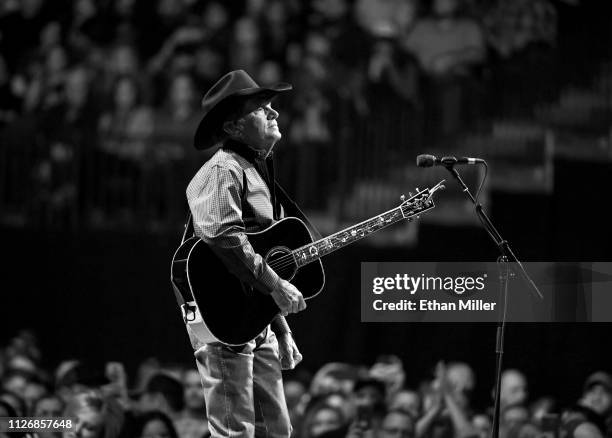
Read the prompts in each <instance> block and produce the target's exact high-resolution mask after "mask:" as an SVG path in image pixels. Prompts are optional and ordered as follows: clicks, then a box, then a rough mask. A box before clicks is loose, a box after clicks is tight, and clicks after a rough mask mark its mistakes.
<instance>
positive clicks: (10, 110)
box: [0, 54, 21, 130]
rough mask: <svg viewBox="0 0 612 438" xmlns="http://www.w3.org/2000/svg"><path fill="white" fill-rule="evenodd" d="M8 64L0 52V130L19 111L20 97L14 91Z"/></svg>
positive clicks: (15, 116)
mask: <svg viewBox="0 0 612 438" xmlns="http://www.w3.org/2000/svg"><path fill="white" fill-rule="evenodd" d="M14 87H15V84H14V83H13V80H12V79H11V75H10V72H9V70H8V65H7V64H6V61H5V59H4V57H3V56H2V54H0V130H2V128H3V127H4V126H5V125H6V124H7V123H11V122H12V121H14V120H15V119H16V118H17V116H18V114H19V112H20V111H21V99H20V98H19V96H18V95H17V94H16V93H15V89H14Z"/></svg>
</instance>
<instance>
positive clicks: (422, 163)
mask: <svg viewBox="0 0 612 438" xmlns="http://www.w3.org/2000/svg"><path fill="white" fill-rule="evenodd" d="M435 162H436V157H434V156H433V155H427V154H422V155H419V156H417V159H416V165H417V167H432V166H433V165H434V164H435Z"/></svg>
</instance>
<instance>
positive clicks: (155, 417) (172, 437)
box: [134, 411, 204, 438]
mask: <svg viewBox="0 0 612 438" xmlns="http://www.w3.org/2000/svg"><path fill="white" fill-rule="evenodd" d="M179 436H180V437H181V438H185V437H188V436H191V435H181V434H177V432H176V429H175V428H174V426H173V425H172V421H171V420H170V418H168V416H167V415H166V414H164V413H162V412H159V411H151V412H146V413H144V414H142V415H141V416H140V417H138V419H137V424H136V429H135V430H134V438H179ZM203 436H204V435H198V437H200V438H201V437H203Z"/></svg>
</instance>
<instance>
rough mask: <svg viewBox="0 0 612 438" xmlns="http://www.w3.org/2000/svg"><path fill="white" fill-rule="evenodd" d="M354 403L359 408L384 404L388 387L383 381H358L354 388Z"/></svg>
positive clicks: (365, 379) (368, 378) (371, 379)
mask: <svg viewBox="0 0 612 438" xmlns="http://www.w3.org/2000/svg"><path fill="white" fill-rule="evenodd" d="M353 395H354V400H355V401H354V403H355V405H357V406H370V407H374V406H376V405H380V404H384V403H385V397H386V387H385V383H384V382H383V381H382V380H379V379H375V378H372V377H362V378H360V379H357V381H356V382H355V387H354V388H353Z"/></svg>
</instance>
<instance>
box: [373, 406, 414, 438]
mask: <svg viewBox="0 0 612 438" xmlns="http://www.w3.org/2000/svg"><path fill="white" fill-rule="evenodd" d="M414 436H415V418H414V417H413V416H412V414H410V413H408V412H406V411H403V410H390V411H389V412H388V413H387V415H385V418H384V419H383V422H382V425H381V428H380V433H379V434H378V438H414Z"/></svg>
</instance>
